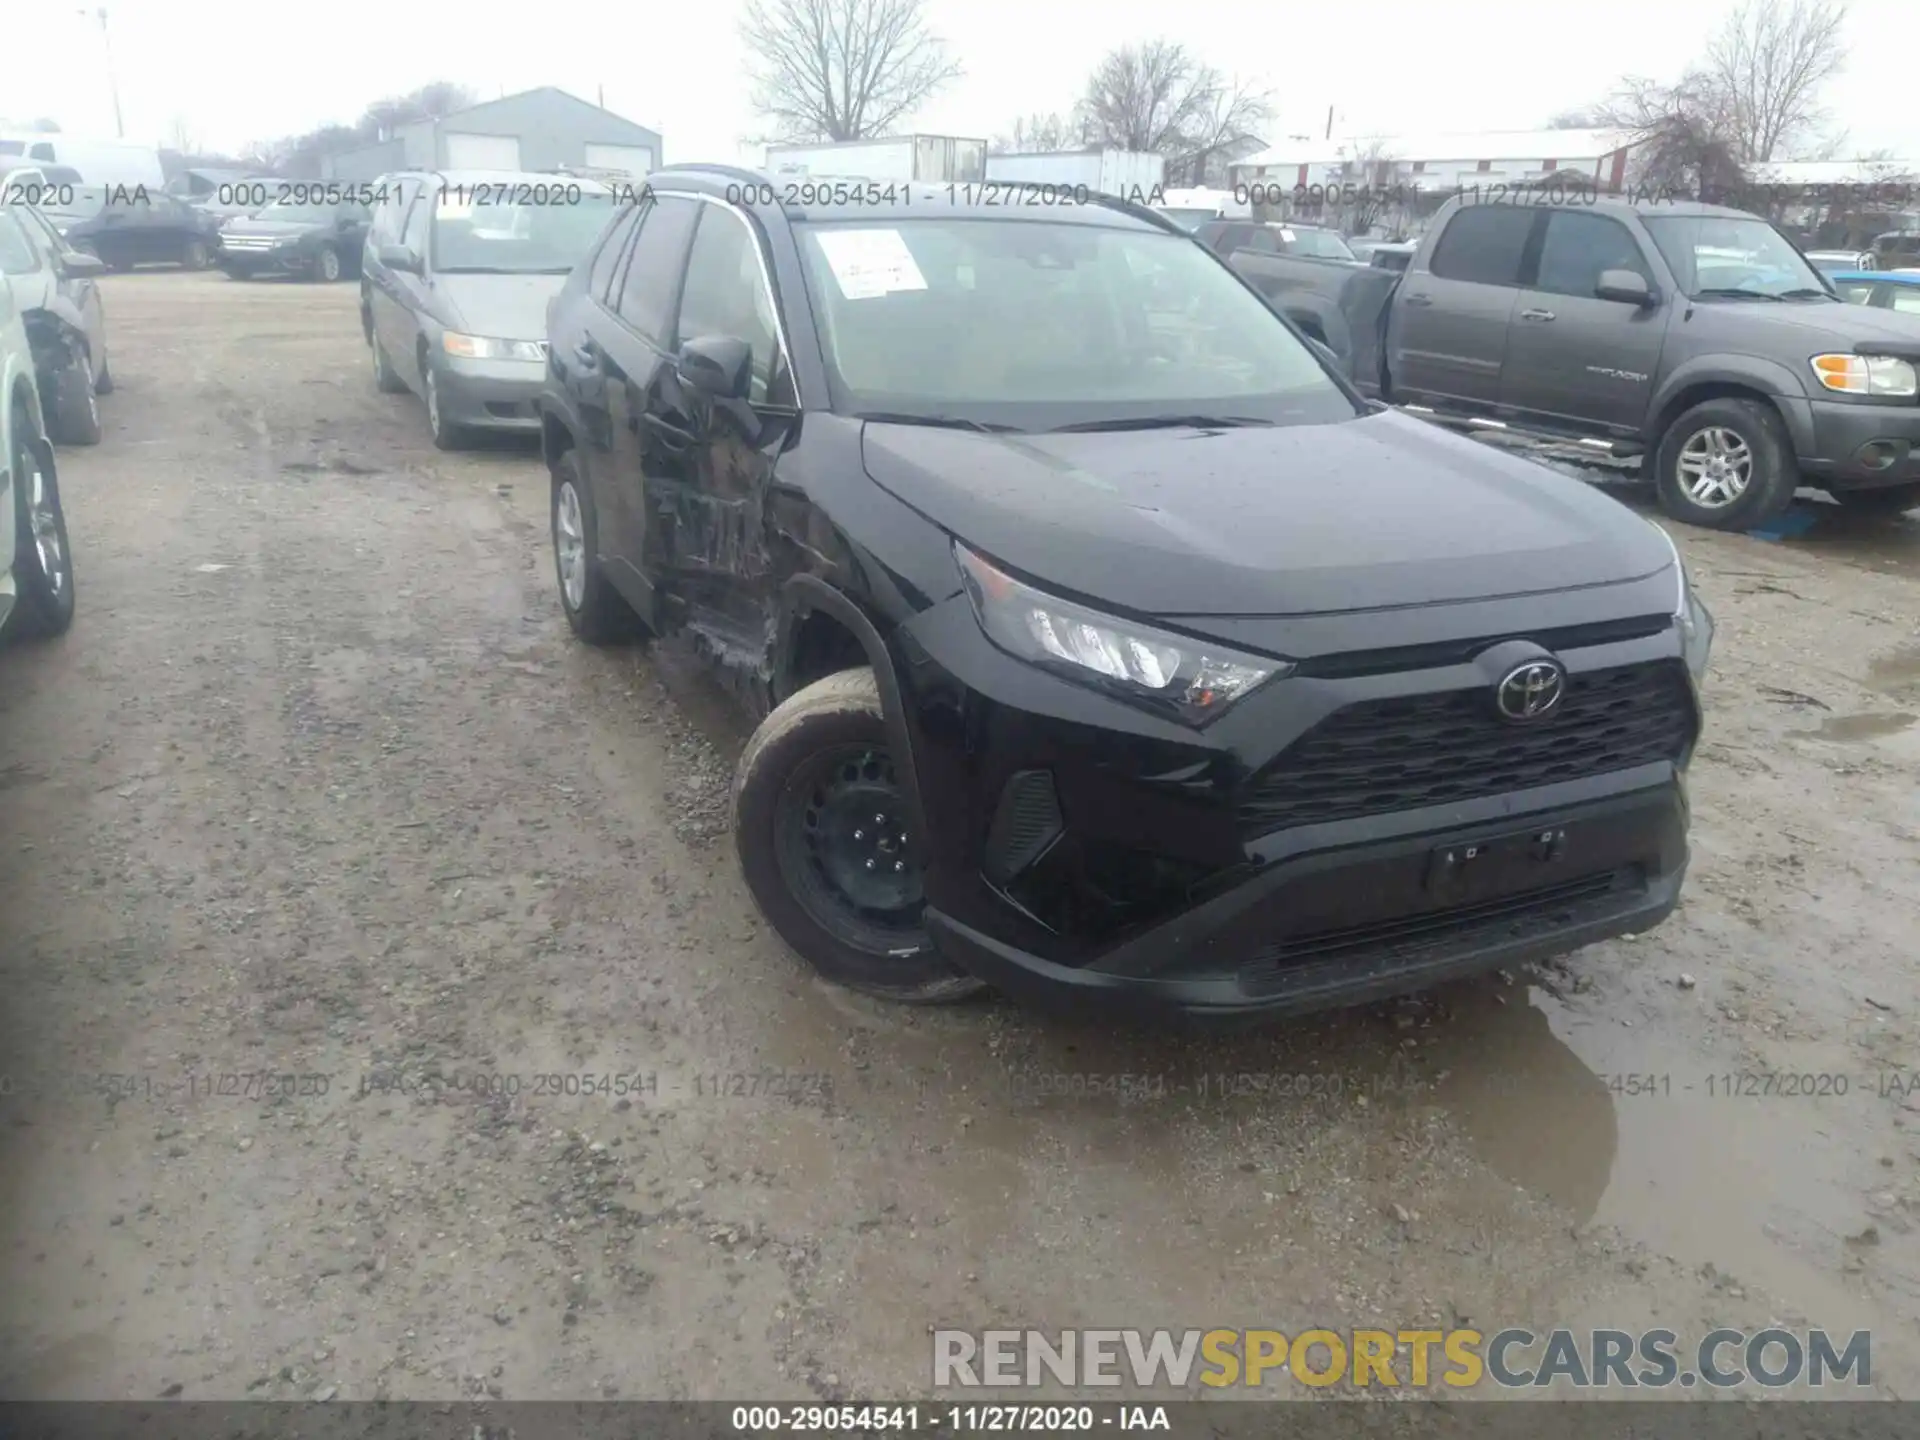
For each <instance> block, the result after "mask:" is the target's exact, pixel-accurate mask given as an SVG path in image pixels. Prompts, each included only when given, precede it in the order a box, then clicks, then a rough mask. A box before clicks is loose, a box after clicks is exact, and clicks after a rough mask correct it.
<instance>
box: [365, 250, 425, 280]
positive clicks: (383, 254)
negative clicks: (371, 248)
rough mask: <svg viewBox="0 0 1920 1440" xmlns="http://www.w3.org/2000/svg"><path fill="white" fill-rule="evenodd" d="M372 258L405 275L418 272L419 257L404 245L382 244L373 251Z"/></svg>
mask: <svg viewBox="0 0 1920 1440" xmlns="http://www.w3.org/2000/svg"><path fill="white" fill-rule="evenodd" d="M374 258H375V259H377V260H379V262H380V263H381V264H382V265H384V266H386V267H387V269H389V270H398V271H400V272H402V273H403V274H407V275H418V274H419V273H420V257H419V256H418V255H416V254H414V253H413V251H411V250H409V249H408V248H407V247H406V246H404V245H382V246H381V247H380V248H379V249H378V250H376V251H375V252H374Z"/></svg>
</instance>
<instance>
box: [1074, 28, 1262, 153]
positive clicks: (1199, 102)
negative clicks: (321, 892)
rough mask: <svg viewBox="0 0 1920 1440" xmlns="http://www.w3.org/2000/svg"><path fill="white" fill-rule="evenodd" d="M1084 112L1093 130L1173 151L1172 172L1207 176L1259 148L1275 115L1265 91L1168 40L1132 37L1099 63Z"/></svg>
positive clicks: (1130, 144) (1143, 147)
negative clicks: (1138, 41)
mask: <svg viewBox="0 0 1920 1440" xmlns="http://www.w3.org/2000/svg"><path fill="white" fill-rule="evenodd" d="M1080 114H1081V117H1082V120H1083V123H1084V124H1085V127H1086V132H1087V138H1088V140H1089V141H1091V142H1093V143H1095V144H1101V145H1111V146H1113V147H1115V148H1116V149H1121V150H1140V151H1153V152H1157V153H1158V154H1161V155H1165V156H1166V157H1167V179H1168V181H1169V182H1171V183H1177V182H1179V181H1180V180H1182V179H1186V180H1188V181H1189V182H1190V183H1204V182H1205V180H1206V179H1207V178H1208V176H1209V175H1210V174H1211V173H1212V172H1213V171H1215V170H1217V169H1219V168H1221V167H1222V165H1223V164H1224V162H1225V160H1226V159H1228V158H1237V157H1238V156H1240V155H1243V154H1245V153H1247V151H1248V149H1249V148H1250V147H1252V148H1257V147H1258V145H1259V143H1260V142H1259V139H1258V137H1257V136H1256V135H1255V134H1254V132H1255V131H1256V130H1257V129H1258V128H1259V127H1260V126H1262V125H1264V124H1265V123H1266V122H1267V121H1268V120H1269V119H1271V118H1272V114H1273V107H1272V103H1271V100H1270V98H1269V96H1268V95H1267V94H1266V92H1265V91H1261V90H1256V89H1254V88H1253V87H1251V86H1249V85H1246V84H1243V83H1241V82H1239V81H1235V80H1229V79H1227V78H1226V77H1224V76H1222V75H1221V74H1220V72H1219V71H1218V70H1215V69H1214V68H1213V67H1212V66H1211V65H1205V64H1202V63H1201V62H1200V61H1199V60H1198V59H1196V58H1195V57H1194V56H1192V55H1190V54H1188V53H1187V49H1186V47H1185V46H1183V45H1180V44H1178V43H1176V42H1173V41H1169V40H1152V41H1149V42H1147V43H1146V44H1144V45H1138V46H1133V45H1127V46H1122V47H1121V48H1120V49H1118V50H1115V51H1113V52H1112V53H1110V54H1109V55H1108V56H1107V57H1106V58H1105V59H1103V60H1102V61H1101V62H1100V63H1099V64H1098V65H1096V66H1095V67H1094V71H1093V74H1092V75H1091V76H1089V77H1088V80H1087V93H1086V98H1085V99H1083V100H1082V101H1081V103H1080Z"/></svg>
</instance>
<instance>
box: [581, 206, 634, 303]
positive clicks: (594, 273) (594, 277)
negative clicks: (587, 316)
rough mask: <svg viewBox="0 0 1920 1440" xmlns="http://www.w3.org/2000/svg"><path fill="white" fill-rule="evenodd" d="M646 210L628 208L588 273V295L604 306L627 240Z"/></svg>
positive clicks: (605, 239)
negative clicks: (641, 213) (641, 214)
mask: <svg viewBox="0 0 1920 1440" xmlns="http://www.w3.org/2000/svg"><path fill="white" fill-rule="evenodd" d="M645 208H646V207H645V206H644V205H633V206H630V207H628V209H627V211H626V213H625V214H623V215H622V216H621V217H620V218H619V219H618V220H615V221H614V222H613V228H612V229H610V230H608V231H607V233H606V236H605V238H603V239H602V240H601V241H600V249H599V250H598V252H596V253H595V255H594V257H593V268H592V269H590V270H588V271H587V293H588V294H589V295H591V296H593V298H594V299H596V300H598V301H599V302H600V303H601V304H603V305H604V304H606V303H607V299H608V292H610V291H611V290H612V289H613V272H614V270H615V269H616V268H617V267H618V266H619V264H620V257H621V256H622V255H623V254H625V253H626V249H627V238H628V237H629V236H630V235H632V234H633V227H634V225H635V224H636V223H637V222H638V220H639V218H640V212H641V211H642V210H643V209H645Z"/></svg>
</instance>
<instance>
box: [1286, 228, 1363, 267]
mask: <svg viewBox="0 0 1920 1440" xmlns="http://www.w3.org/2000/svg"><path fill="white" fill-rule="evenodd" d="M1287 248H1288V249H1290V250H1292V251H1293V253H1294V254H1296V255H1313V256H1317V257H1318V258H1320V259H1322V260H1353V259H1357V258H1358V257H1357V256H1355V255H1354V253H1353V249H1352V247H1350V246H1349V245H1348V244H1347V242H1346V241H1344V240H1342V239H1341V238H1340V237H1339V236H1338V235H1335V234H1334V233H1333V232H1332V231H1331V230H1296V231H1294V232H1293V243H1292V244H1291V245H1290V246H1288V247H1287Z"/></svg>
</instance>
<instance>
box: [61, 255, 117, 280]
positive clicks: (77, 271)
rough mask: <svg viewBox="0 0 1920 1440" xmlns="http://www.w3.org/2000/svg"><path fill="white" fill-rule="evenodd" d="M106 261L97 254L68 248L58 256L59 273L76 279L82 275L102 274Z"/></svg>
mask: <svg viewBox="0 0 1920 1440" xmlns="http://www.w3.org/2000/svg"><path fill="white" fill-rule="evenodd" d="M106 269H107V262H106V261H104V260H102V259H101V258H100V257H99V256H98V255H89V254H87V253H86V252H84V251H81V250H68V251H66V252H65V253H64V254H62V255H61V257H60V273H61V274H63V275H66V276H67V277H68V278H69V279H73V280H78V279H79V278H80V277H81V276H83V275H102V274H105V273H106Z"/></svg>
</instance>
